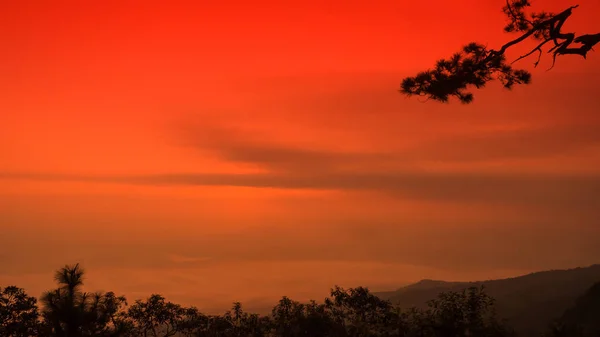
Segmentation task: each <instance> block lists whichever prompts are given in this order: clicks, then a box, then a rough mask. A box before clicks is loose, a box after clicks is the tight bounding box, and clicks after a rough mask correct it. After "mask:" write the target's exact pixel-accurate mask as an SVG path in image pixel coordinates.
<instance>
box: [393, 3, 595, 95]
mask: <svg viewBox="0 0 600 337" xmlns="http://www.w3.org/2000/svg"><path fill="white" fill-rule="evenodd" d="M530 5H531V4H530V2H529V0H507V1H506V6H504V8H503V12H504V14H505V15H506V16H507V17H508V19H509V22H508V24H507V25H506V26H505V27H504V31H505V32H507V33H520V34H521V35H520V36H519V37H518V38H516V39H514V40H512V41H509V42H507V43H505V44H504V45H503V46H501V48H500V49H498V50H494V49H488V47H487V46H485V45H482V44H479V43H476V42H471V43H469V44H467V45H466V46H465V47H463V49H462V50H461V51H460V52H458V53H456V54H454V55H453V56H452V57H450V58H449V59H441V60H439V61H438V62H437V63H436V66H435V68H434V69H433V70H427V71H422V72H420V73H418V74H417V75H416V76H413V77H406V78H404V79H403V80H402V84H401V89H400V92H401V93H403V94H405V95H407V96H413V95H417V96H423V97H426V99H428V100H429V99H432V100H435V101H439V102H448V101H449V99H450V97H452V96H453V97H455V98H458V100H459V101H460V102H462V103H465V104H468V103H471V102H472V101H473V93H472V92H469V91H467V89H469V87H475V88H477V89H479V88H483V87H484V86H485V85H486V83H488V82H490V81H492V80H494V79H497V80H499V81H500V82H501V83H502V85H503V86H504V87H505V88H506V89H512V88H513V87H514V85H516V84H529V83H530V82H531V73H529V72H528V71H526V70H523V69H514V68H513V67H512V64H513V63H514V62H517V61H519V60H521V59H523V58H526V57H528V56H531V55H532V54H534V53H535V52H538V56H537V60H536V62H535V63H534V66H535V67H537V65H538V64H539V62H540V58H541V55H542V53H543V51H542V48H543V47H544V46H546V45H547V44H549V43H553V46H552V47H551V48H549V49H548V51H547V52H548V53H551V54H552V67H554V64H555V62H556V58H557V57H558V56H561V55H580V56H582V57H583V58H584V59H585V58H586V57H587V53H588V52H589V51H590V50H593V49H592V48H593V47H594V46H595V45H596V44H597V43H598V42H600V33H597V34H584V35H579V36H577V35H575V33H570V32H569V33H565V32H563V31H562V27H563V25H564V23H565V22H566V21H567V19H568V18H569V17H570V16H571V14H572V12H573V10H574V9H576V8H577V7H578V5H575V6H571V7H569V8H567V9H565V10H564V11H562V12H560V13H558V14H554V13H548V12H533V13H531V14H529V13H526V12H525V9H526V8H527V7H529V6H530ZM528 39H533V40H535V41H537V42H536V43H537V45H536V47H535V48H533V49H532V50H531V51H529V52H528V53H526V54H524V55H522V56H520V57H519V58H517V59H516V60H515V61H513V62H512V63H508V62H507V60H506V56H505V52H506V51H507V50H508V49H509V48H510V47H512V46H515V45H517V44H519V43H521V42H524V41H526V40H528ZM573 43H576V44H578V46H573ZM552 67H550V69H551V68H552ZM550 69H548V70H550Z"/></svg>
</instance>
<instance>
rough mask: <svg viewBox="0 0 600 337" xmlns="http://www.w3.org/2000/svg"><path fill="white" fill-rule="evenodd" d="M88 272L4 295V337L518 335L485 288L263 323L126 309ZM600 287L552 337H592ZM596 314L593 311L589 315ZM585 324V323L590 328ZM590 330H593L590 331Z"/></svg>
mask: <svg viewBox="0 0 600 337" xmlns="http://www.w3.org/2000/svg"><path fill="white" fill-rule="evenodd" d="M83 276H84V271H83V269H81V267H80V266H79V265H78V264H76V265H73V266H65V267H63V268H61V269H60V270H59V271H58V272H57V273H56V277H55V279H56V281H57V282H58V284H59V288H58V289H56V290H52V291H49V292H46V293H44V295H42V301H41V303H42V304H43V307H42V310H41V313H42V314H41V315H40V314H39V313H38V308H37V303H36V300H35V298H33V297H30V296H28V295H27V294H26V293H25V291H24V290H23V289H20V288H17V287H14V286H11V287H6V288H4V289H3V290H2V291H1V292H0V294H1V297H0V336H2V337H25V336H27V337H29V336H40V337H66V336H69V337H71V336H77V337H84V336H86V337H87V336H98V337H107V336H115V337H116V336H119V337H149V336H150V337H169V336H186V337H192V336H195V337H216V336H220V337H301V336H305V337H308V336H311V337H376V336H377V337H384V336H385V337H401V336H402V337H511V336H514V331H513V330H512V329H511V328H510V327H509V326H508V325H507V324H506V322H504V321H501V320H499V319H498V318H497V317H496V315H495V310H494V300H493V299H492V298H491V297H490V296H488V295H487V294H486V292H485V291H484V288H483V287H470V288H468V289H465V290H463V291H448V292H442V293H441V294H439V295H438V296H437V298H434V299H432V300H431V301H429V302H428V306H427V308H425V309H418V308H411V309H408V310H400V309H399V308H398V307H397V306H395V305H392V304H391V303H390V302H389V301H386V300H383V299H381V298H379V297H377V296H375V295H374V294H372V293H371V292H370V291H369V289H368V288H364V287H358V288H350V289H344V288H341V287H338V286H336V287H334V288H333V289H331V292H330V296H329V297H327V298H326V299H325V300H324V302H323V303H317V302H315V301H310V302H309V303H300V302H296V301H294V300H292V299H290V298H288V297H283V298H282V299H281V300H280V301H279V303H278V304H277V305H275V307H273V310H272V311H271V314H270V315H267V316H260V315H257V314H250V313H247V312H245V311H244V310H243V308H242V305H241V303H239V302H236V303H234V304H233V306H232V308H231V310H229V311H227V312H225V314H223V315H204V314H202V313H200V312H199V310H198V309H197V308H195V307H184V306H181V305H179V304H175V303H172V302H169V301H167V300H166V299H165V298H164V297H163V296H161V295H158V294H152V295H151V296H149V297H148V298H147V299H145V300H137V301H135V303H133V304H132V305H131V306H127V302H126V300H125V298H124V297H117V296H116V295H114V293H112V292H107V293H94V294H88V293H86V292H83V290H82V286H83ZM599 290H600V283H598V285H596V286H595V287H593V288H592V289H590V290H589V291H588V292H587V293H586V294H585V295H584V296H583V297H582V298H581V299H580V300H579V301H578V302H577V305H576V306H575V307H574V308H573V309H572V310H570V311H567V312H566V313H565V315H564V317H563V320H559V321H556V322H554V324H553V325H552V326H551V327H550V328H549V329H548V333H547V334H546V335H547V336H548V337H558V336H571V337H575V336H577V337H579V336H580V337H592V335H590V334H589V333H587V334H583V332H587V331H595V330H589V329H587V330H586V329H583V328H582V327H583V326H582V325H581V324H579V323H581V322H579V321H573V320H572V319H570V318H569V317H571V318H572V317H587V318H586V319H588V318H589V319H588V320H589V322H595V319H594V317H595V316H594V315H597V314H598V311H597V310H598V305H599V304H600V302H599V301H598V293H599ZM590 308H592V309H590ZM586 322H587V321H586ZM589 322H588V323H589Z"/></svg>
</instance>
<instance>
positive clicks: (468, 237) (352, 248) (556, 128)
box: [0, 0, 600, 310]
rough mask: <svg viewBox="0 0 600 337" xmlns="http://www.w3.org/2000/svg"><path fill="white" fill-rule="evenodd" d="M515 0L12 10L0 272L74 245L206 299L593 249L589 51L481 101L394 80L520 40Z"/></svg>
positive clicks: (44, 274)
mask: <svg viewBox="0 0 600 337" xmlns="http://www.w3.org/2000/svg"><path fill="white" fill-rule="evenodd" d="M503 4H504V1H500V0H498V1H496V0H494V1H478V0H463V1H454V2H451V1H423V2H414V1H412V2H408V1H400V0H396V1H391V0H381V1H370V2H366V1H339V0H335V1H316V0H315V1H295V0H294V1H291V0H290V1H284V2H282V1H280V2H266V1H258V2H256V1H255V2H252V3H250V2H245V1H244V2H242V1H237V2H235V1H218V2H217V1H213V2H209V1H194V2H192V1H169V2H150V1H144V2H141V1H140V2H134V1H103V2H97V3H91V2H81V1H5V2H2V4H1V5H0V13H2V14H0V41H2V43H3V45H2V50H3V52H2V53H0V76H1V77H0V78H1V81H0V86H1V87H0V226H2V227H1V230H2V237H3V241H4V243H3V245H2V246H0V261H1V263H2V266H3V268H2V271H1V272H0V284H5V285H6V284H9V283H15V284H17V285H20V286H22V287H26V288H27V289H28V291H29V292H31V293H32V294H34V295H38V294H39V293H41V291H42V290H44V289H46V288H48V287H51V286H52V277H51V275H52V271H53V270H54V269H56V268H58V267H60V266H62V265H63V264H65V263H73V262H78V261H79V262H82V263H83V264H84V266H85V267H86V268H87V269H88V270H89V279H88V285H89V287H90V288H91V289H94V290H96V289H100V290H114V291H117V292H121V293H125V294H126V295H129V296H130V297H132V298H137V297H143V296H147V295H148V294H150V293H151V292H159V293H162V294H164V295H166V296H167V297H168V298H169V299H172V300H174V301H178V302H180V303H184V304H195V305H197V306H199V307H200V308H201V309H202V308H204V309H206V310H213V309H223V308H224V307H226V306H227V305H228V303H230V302H232V301H234V300H241V301H243V302H247V303H249V304H254V305H259V304H260V303H263V302H265V301H266V302H269V301H270V300H271V299H273V298H276V297H279V296H281V295H289V296H291V297H293V298H296V299H299V300H305V299H308V298H316V299H321V298H322V297H324V296H325V294H326V292H327V290H328V288H329V287H331V286H333V285H335V284H339V285H342V286H357V285H368V286H370V287H372V288H373V289H390V288H395V287H396V286H398V285H400V284H403V283H406V282H412V281H416V280H419V279H422V278H441V279H448V280H449V279H453V280H472V279H482V278H495V277H506V276H513V275H517V274H522V273H526V272H529V271H533V270H540V269H550V268H566V267H574V266H583V265H588V264H592V263H597V262H600V261H598V257H599V256H600V248H599V247H600V246H598V245H597V242H600V226H598V225H599V223H598V219H600V211H599V210H600V205H599V203H598V197H597V193H598V191H599V190H600V176H599V174H600V151H599V150H600V133H599V132H598V130H600V116H599V115H598V113H597V112H598V106H599V103H600V98H599V95H598V94H599V91H598V88H599V87H600V61H599V56H598V54H595V53H593V52H592V53H591V54H590V55H589V57H588V60H587V61H586V60H583V59H581V58H579V57H562V58H559V59H558V64H557V66H556V67H555V68H554V69H553V70H552V71H549V72H546V71H545V69H547V67H548V66H549V64H550V63H549V62H550V58H548V57H546V58H544V59H543V62H542V64H541V65H540V67H539V68H537V69H533V67H532V63H533V61H534V60H533V59H526V60H523V61H520V63H519V66H522V67H524V68H526V69H529V70H531V71H532V72H533V76H534V77H533V84H532V85H530V86H526V87H518V88H515V89H514V90H513V91H512V92H509V91H506V90H503V89H501V88H499V86H498V85H497V84H495V85H490V86H489V87H488V88H486V89H485V90H481V91H477V92H475V102H474V103H473V104H471V105H461V104H459V103H457V102H453V103H450V104H438V103H433V102H427V103H422V102H420V101H419V100H418V99H408V98H405V97H403V96H402V95H400V94H399V93H398V91H397V90H398V88H399V83H400V81H401V79H402V78H403V77H405V76H409V75H413V74H414V73H416V72H417V71H420V70H424V69H427V68H428V67H430V66H432V65H433V64H434V62H435V61H436V60H437V59H439V58H442V57H446V56H449V55H450V54H451V53H453V52H455V51H457V50H458V49H459V48H460V47H461V46H462V45H463V44H465V43H467V42H470V41H477V42H481V43H487V44H488V45H489V46H490V47H492V48H493V47H495V46H499V45H501V44H502V43H503V42H506V41H508V40H509V39H510V38H511V35H508V34H504V33H503V32H502V27H503V25H504V18H503V16H502V13H501V7H502V6H503ZM535 4H538V5H540V6H541V5H544V6H547V7H544V8H543V9H546V10H551V11H559V10H561V9H563V8H565V7H567V6H570V5H572V3H570V2H567V1H558V0H553V1H543V2H542V1H537V3H534V5H535ZM579 4H580V8H578V9H576V10H575V11H574V13H573V16H572V17H571V18H570V19H569V21H568V23H567V25H565V29H566V30H569V31H575V32H577V33H595V32H597V31H598V29H600V27H599V26H598V24H597V16H596V15H594V13H598V12H600V3H599V2H598V1H596V0H581V1H580V2H579ZM537 8H540V7H537ZM540 9H541V8H540ZM525 47H527V46H525ZM523 50H525V49H523V48H521V49H519V48H517V49H515V50H514V51H511V53H510V54H509V57H513V58H516V57H517V56H518V55H519V52H521V51H523ZM269 304H270V302H269Z"/></svg>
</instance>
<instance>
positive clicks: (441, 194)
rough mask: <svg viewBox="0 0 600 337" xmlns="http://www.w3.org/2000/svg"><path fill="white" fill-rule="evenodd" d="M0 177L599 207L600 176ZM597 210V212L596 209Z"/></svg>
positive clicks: (407, 173) (6, 175) (411, 173)
mask: <svg viewBox="0 0 600 337" xmlns="http://www.w3.org/2000/svg"><path fill="white" fill-rule="evenodd" d="M0 178H5V179H27V180H45V181H87V182H104V183H121V184H122V183H125V184H142V185H155V186H160V185H186V186H194V185H196V186H238V187H255V188H279V189H317V190H318V189H322V190H354V191H361V190H363V191H365V190H369V191H378V192H381V193H386V194H390V195H394V196H397V197H402V198H408V199H412V200H415V199H417V200H432V201H450V202H470V203H501V204H513V205H515V204H516V205H526V206H542V207H575V208H582V209H587V210H600V199H598V198H597V197H596V196H597V192H598V191H599V190H600V175H575V174H571V175H567V174H516V173H469V172H465V173H431V172H419V171H395V172H371V173H369V172H367V173H360V172H337V171H333V172H332V171H322V172H283V173H262V174H188V173H181V174H153V175H152V174H148V175H129V176H125V175H122V176H117V175H114V176H109V175H106V176H100V175H90V176H85V175H69V174H36V173H32V174H26V173H3V174H0ZM599 212H600V211H599Z"/></svg>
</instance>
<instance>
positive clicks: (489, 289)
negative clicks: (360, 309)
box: [375, 264, 600, 336]
mask: <svg viewBox="0 0 600 337" xmlns="http://www.w3.org/2000/svg"><path fill="white" fill-rule="evenodd" d="M598 282H600V264H597V265H593V266H590V267H585V268H575V269H568V270H550V271H543V272H537V273H532V274H528V275H524V276H519V277H513V278H508V279H500V280H489V281H475V282H445V281H436V280H422V281H420V282H418V283H415V284H411V285H408V286H405V287H402V288H400V289H398V290H396V291H390V292H379V293H375V295H377V296H379V297H381V298H384V299H387V300H389V301H391V302H392V303H394V304H399V305H400V307H402V308H411V307H418V308H425V307H426V304H427V301H429V300H431V299H434V298H436V297H437V295H438V294H439V293H441V292H445V291H461V290H463V289H466V288H468V287H472V286H477V287H479V286H482V285H483V286H484V287H485V290H486V293H487V294H489V295H490V296H492V297H493V298H495V299H496V308H497V311H498V315H499V316H500V317H502V318H505V319H507V320H508V323H509V324H510V325H511V326H512V327H514V328H515V329H516V330H517V332H518V333H519V335H520V336H535V335H539V334H540V333H541V332H543V331H545V330H546V328H547V327H548V325H549V324H550V322H551V321H552V320H553V319H558V318H561V317H562V316H563V315H575V316H577V314H576V313H575V314H568V312H567V310H569V309H570V308H576V304H577V299H579V298H581V296H583V295H584V294H586V292H588V291H591V288H592V286H594V285H595V284H596V283H598ZM595 291H600V289H597V290H595ZM593 295H594V296H598V295H597V294H596V293H593ZM590 296H592V295H590ZM595 298H596V299H597V298H598V297H595ZM581 301H583V300H580V302H581ZM586 303H587V302H586ZM581 305H582V304H581ZM581 305H580V306H579V307H581ZM572 310H576V309H572Z"/></svg>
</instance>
